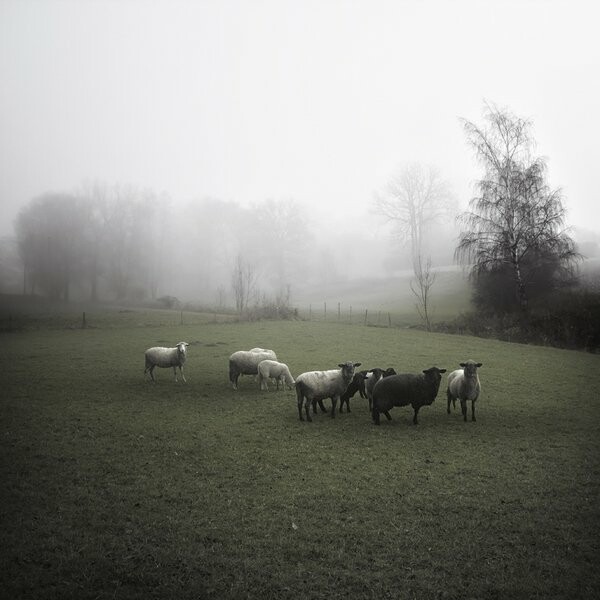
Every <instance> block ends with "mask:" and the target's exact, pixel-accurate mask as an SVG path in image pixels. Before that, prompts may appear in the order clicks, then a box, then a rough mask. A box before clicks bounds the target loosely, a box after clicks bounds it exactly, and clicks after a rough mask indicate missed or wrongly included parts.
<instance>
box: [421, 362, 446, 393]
mask: <svg viewBox="0 0 600 600" xmlns="http://www.w3.org/2000/svg"><path fill="white" fill-rule="evenodd" d="M445 372H446V369H438V368H437V367H430V368H429V369H425V370H424V371H423V373H425V378H426V379H427V380H429V381H433V382H435V383H436V384H437V387H438V389H439V386H440V382H441V381H442V373H445Z"/></svg>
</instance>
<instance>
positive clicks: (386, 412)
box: [383, 410, 392, 421]
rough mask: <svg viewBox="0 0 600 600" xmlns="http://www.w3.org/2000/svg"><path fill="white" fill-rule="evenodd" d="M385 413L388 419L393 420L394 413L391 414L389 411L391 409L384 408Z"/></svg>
mask: <svg viewBox="0 0 600 600" xmlns="http://www.w3.org/2000/svg"><path fill="white" fill-rule="evenodd" d="M383 414H384V415H385V417H386V419H387V420H388V421H391V420H392V415H390V411H389V410H384V411H383Z"/></svg>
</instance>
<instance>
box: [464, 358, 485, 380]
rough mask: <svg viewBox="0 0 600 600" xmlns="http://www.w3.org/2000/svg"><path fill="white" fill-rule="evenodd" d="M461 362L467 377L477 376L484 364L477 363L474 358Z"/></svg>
mask: <svg viewBox="0 0 600 600" xmlns="http://www.w3.org/2000/svg"><path fill="white" fill-rule="evenodd" d="M459 364H460V366H461V367H462V368H463V372H464V374H465V377H476V376H477V369H478V368H479V367H481V366H482V365H483V363H476V362H475V361H474V360H468V361H467V362H462V363H459Z"/></svg>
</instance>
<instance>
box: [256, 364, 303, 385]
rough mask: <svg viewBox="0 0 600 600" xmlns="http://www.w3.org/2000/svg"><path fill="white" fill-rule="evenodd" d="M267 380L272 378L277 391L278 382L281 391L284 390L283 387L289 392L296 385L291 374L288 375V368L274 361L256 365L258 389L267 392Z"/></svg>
mask: <svg viewBox="0 0 600 600" xmlns="http://www.w3.org/2000/svg"><path fill="white" fill-rule="evenodd" d="M269 378H273V379H274V380H275V381H276V383H277V389H279V382H281V389H283V390H285V386H286V385H287V386H288V388H289V389H290V390H291V389H292V386H293V385H294V384H295V383H296V382H295V381H294V378H293V377H292V374H291V373H290V369H289V367H288V366H287V365H286V364H285V363H282V362H277V361H276V360H262V361H261V362H259V363H258V384H259V387H260V389H261V390H262V389H264V390H268V389H269V386H268V384H267V381H268V380H269Z"/></svg>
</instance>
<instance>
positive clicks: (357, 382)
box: [340, 371, 367, 412]
mask: <svg viewBox="0 0 600 600" xmlns="http://www.w3.org/2000/svg"><path fill="white" fill-rule="evenodd" d="M366 374H367V371H359V372H358V373H354V376H353V377H352V381H351V382H350V385H349V386H348V387H347V388H346V391H345V392H344V393H343V394H342V395H341V396H340V412H344V403H345V404H346V409H347V411H348V412H351V411H350V398H352V396H354V394H356V392H358V393H359V394H360V397H361V398H366V397H367V394H366V392H365V375H366Z"/></svg>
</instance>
